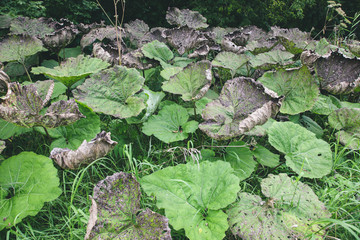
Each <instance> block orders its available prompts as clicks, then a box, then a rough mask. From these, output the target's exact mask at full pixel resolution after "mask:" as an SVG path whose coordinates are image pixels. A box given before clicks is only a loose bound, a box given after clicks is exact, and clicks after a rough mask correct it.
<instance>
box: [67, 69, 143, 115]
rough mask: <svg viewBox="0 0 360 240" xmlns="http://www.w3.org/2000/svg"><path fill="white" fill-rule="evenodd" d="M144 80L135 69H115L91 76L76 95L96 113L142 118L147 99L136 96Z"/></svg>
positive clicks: (77, 90) (79, 87)
mask: <svg viewBox="0 0 360 240" xmlns="http://www.w3.org/2000/svg"><path fill="white" fill-rule="evenodd" d="M144 81H145V79H144V78H143V77H142V76H141V75H140V73H139V72H138V71H137V70H136V69H133V68H126V67H122V66H114V67H113V68H110V69H107V70H104V71H102V72H100V73H98V74H94V75H92V76H91V78H89V79H87V80H85V82H84V83H83V84H82V85H80V86H78V87H77V88H76V89H75V90H74V91H73V94H74V97H75V98H76V99H78V100H79V101H81V102H84V103H86V104H87V105H88V106H89V107H91V108H92V109H93V110H94V111H95V112H100V113H104V114H108V115H112V116H114V117H117V118H129V117H133V116H137V115H139V113H140V112H141V111H142V110H143V109H144V108H145V104H144V100H143V99H141V98H139V97H136V96H134V94H135V93H136V92H138V91H139V90H140V89H141V88H142V86H143V84H144Z"/></svg>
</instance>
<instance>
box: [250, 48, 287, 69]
mask: <svg viewBox="0 0 360 240" xmlns="http://www.w3.org/2000/svg"><path fill="white" fill-rule="evenodd" d="M293 57H294V55H293V54H292V53H289V52H286V51H281V50H274V51H270V52H266V53H260V54H258V55H256V56H255V57H253V58H251V59H250V64H251V66H252V67H253V68H260V69H264V70H269V69H273V68H275V67H277V66H286V65H290V64H292V63H294V61H293V60H292V58H293Z"/></svg>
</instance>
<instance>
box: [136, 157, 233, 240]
mask: <svg viewBox="0 0 360 240" xmlns="http://www.w3.org/2000/svg"><path fill="white" fill-rule="evenodd" d="M140 183H141V186H142V187H143V189H144V191H145V192H146V193H147V194H148V195H150V194H154V195H155V196H156V199H157V203H156V205H157V206H158V207H159V208H164V209H165V215H166V216H167V217H168V218H169V222H170V224H171V225H172V226H173V227H174V229H176V230H179V229H181V228H184V229H185V234H186V236H187V237H188V238H190V239H191V240H195V239H209V240H210V239H214V240H215V239H223V238H224V237H225V231H226V230H227V229H228V227H229V226H228V224H227V221H226V219H227V215H226V214H225V213H224V212H223V211H222V210H221V209H223V208H225V207H226V206H227V205H229V204H230V203H232V202H234V201H235V199H236V193H237V192H238V191H239V190H240V187H239V179H238V178H237V177H236V176H235V175H234V174H233V169H232V168H231V167H230V164H229V163H225V162H223V161H216V162H208V161H204V162H201V163H200V164H199V165H196V164H192V163H188V164H186V165H185V164H178V165H177V166H175V167H167V168H165V169H162V170H160V171H157V172H155V173H153V174H151V175H148V176H145V177H143V178H142V179H141V181H140Z"/></svg>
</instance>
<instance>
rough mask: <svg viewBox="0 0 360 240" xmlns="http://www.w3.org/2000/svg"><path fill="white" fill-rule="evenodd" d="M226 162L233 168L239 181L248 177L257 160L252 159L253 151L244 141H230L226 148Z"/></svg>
mask: <svg viewBox="0 0 360 240" xmlns="http://www.w3.org/2000/svg"><path fill="white" fill-rule="evenodd" d="M225 160H226V162H228V163H230V165H231V167H232V168H233V169H234V174H235V175H236V176H237V177H238V178H239V179H240V181H242V180H244V179H246V178H248V177H250V175H251V173H252V172H253V171H254V170H255V167H256V166H257V162H255V161H254V158H253V153H252V152H251V151H250V150H249V148H248V146H247V145H246V143H245V142H242V141H239V142H232V143H230V144H229V145H228V146H227V148H226V156H225Z"/></svg>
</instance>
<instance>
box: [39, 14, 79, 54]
mask: <svg viewBox="0 0 360 240" xmlns="http://www.w3.org/2000/svg"><path fill="white" fill-rule="evenodd" d="M48 22H49V26H50V27H51V28H53V29H55V30H54V31H53V32H52V33H50V34H47V35H45V36H44V37H43V38H42V39H41V40H42V41H43V43H44V46H45V47H46V48H48V49H50V50H52V51H53V52H58V51H59V49H62V48H64V47H66V46H67V45H68V44H70V43H71V42H72V41H73V40H74V39H75V37H76V35H77V34H78V33H79V30H78V28H77V27H76V26H75V25H74V24H73V23H72V22H70V21H69V20H67V19H65V18H61V19H60V21H58V22H57V21H52V19H49V20H48Z"/></svg>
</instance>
